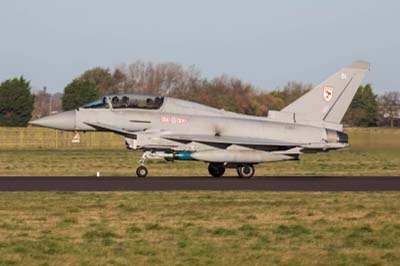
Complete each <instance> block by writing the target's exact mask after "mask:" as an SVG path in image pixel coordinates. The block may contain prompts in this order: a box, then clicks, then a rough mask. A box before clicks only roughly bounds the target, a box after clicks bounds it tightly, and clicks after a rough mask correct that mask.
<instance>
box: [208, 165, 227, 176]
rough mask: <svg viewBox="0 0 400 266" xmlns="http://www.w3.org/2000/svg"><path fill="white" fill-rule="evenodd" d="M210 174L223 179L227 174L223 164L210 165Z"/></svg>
mask: <svg viewBox="0 0 400 266" xmlns="http://www.w3.org/2000/svg"><path fill="white" fill-rule="evenodd" d="M208 172H209V173H210V175H212V176H213V177H221V176H222V175H223V174H224V173H225V167H224V164H222V163H210V164H209V165H208Z"/></svg>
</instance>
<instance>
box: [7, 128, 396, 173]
mask: <svg viewBox="0 0 400 266" xmlns="http://www.w3.org/2000/svg"><path fill="white" fill-rule="evenodd" d="M347 132H348V134H349V136H350V142H351V144H352V147H351V148H348V149H344V150H340V151H335V152H330V153H320V154H310V155H302V156H301V160H300V161H291V162H281V163H271V164H261V165H257V167H256V175H270V176H271V175H355V176H359V175H363V176H365V175H388V176H396V175H400V130H399V129H348V130H347ZM30 134H31V135H30ZM71 138H72V133H65V132H64V133H63V132H57V131H55V130H46V129H40V128H39V129H38V128H29V129H11V131H7V130H6V129H1V130H0V140H2V141H3V142H2V145H0V147H1V148H0V175H3V176H4V175H81V176H82V175H95V173H96V172H97V171H99V172H101V174H102V175H103V176H111V175H128V176H129V175H135V170H136V167H137V161H138V159H139V158H140V156H141V153H140V152H129V151H127V150H125V148H124V140H123V138H121V137H119V136H116V135H113V134H107V133H98V134H93V133H86V134H82V143H81V144H79V145H73V144H71ZM4 143H5V144H4ZM3 144H4V145H3ZM56 147H58V148H56ZM147 165H148V167H149V170H150V175H165V176H172V175H208V172H207V165H206V164H205V163H202V162H166V161H164V160H153V161H151V160H149V161H147ZM227 175H236V173H235V171H234V170H229V171H227Z"/></svg>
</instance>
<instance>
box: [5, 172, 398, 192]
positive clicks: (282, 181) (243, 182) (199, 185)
mask: <svg viewBox="0 0 400 266" xmlns="http://www.w3.org/2000/svg"><path fill="white" fill-rule="evenodd" d="M176 190H192V191H193V190H208V191H227V190H231V191H232V190H253V191H399V190H400V177H378V176H368V177H339V176H323V177H322V176H279V177H253V178H252V179H240V178H237V177H222V178H213V177H147V178H137V177H75V176H45V177H30V176H26V177H17V176H9V177H0V191H176Z"/></svg>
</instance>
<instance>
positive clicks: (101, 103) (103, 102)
mask: <svg viewBox="0 0 400 266" xmlns="http://www.w3.org/2000/svg"><path fill="white" fill-rule="evenodd" d="M82 108H92V109H100V108H103V109H106V108H108V103H107V99H106V97H103V98H101V99H98V100H96V101H93V102H90V103H87V104H84V105H82Z"/></svg>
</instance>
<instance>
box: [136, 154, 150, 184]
mask: <svg viewBox="0 0 400 266" xmlns="http://www.w3.org/2000/svg"><path fill="white" fill-rule="evenodd" d="M150 155H151V152H149V151H146V152H144V153H143V155H142V158H140V160H139V161H138V163H139V167H138V168H137V169H136V175H137V177H142V178H144V177H146V176H147V175H148V173H149V170H147V168H146V166H144V160H145V159H146V158H149V157H150Z"/></svg>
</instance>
